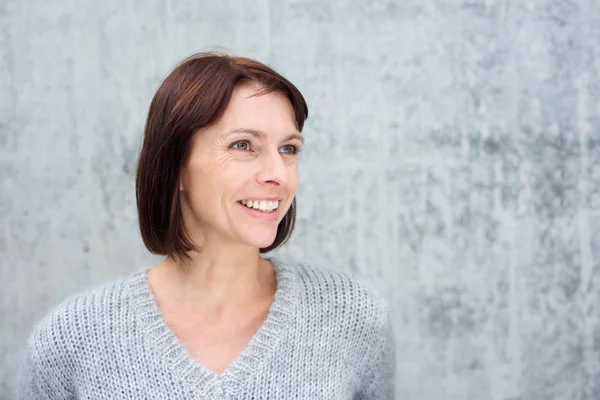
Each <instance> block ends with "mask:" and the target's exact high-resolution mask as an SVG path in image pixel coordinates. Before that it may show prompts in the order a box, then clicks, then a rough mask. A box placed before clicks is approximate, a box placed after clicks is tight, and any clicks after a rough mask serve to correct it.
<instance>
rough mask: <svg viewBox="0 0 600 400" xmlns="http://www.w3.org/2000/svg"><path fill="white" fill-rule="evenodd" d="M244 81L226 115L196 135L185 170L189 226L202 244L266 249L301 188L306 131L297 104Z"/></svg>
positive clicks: (184, 204)
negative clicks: (300, 168)
mask: <svg viewBox="0 0 600 400" xmlns="http://www.w3.org/2000/svg"><path fill="white" fill-rule="evenodd" d="M257 90H259V88H258V87H257V86H251V85H241V86H238V87H237V88H236V89H235V90H234V92H233V95H232V97H231V101H230V103H229V105H228V107H227V109H226V111H225V113H224V115H223V117H222V118H221V119H220V120H219V121H218V122H217V123H215V124H213V125H211V126H210V127H207V128H204V129H202V130H200V131H198V132H196V133H195V135H194V137H193V138H192V141H191V144H190V146H191V148H190V156H189V159H188V162H187V164H186V165H185V167H184V168H183V170H182V172H181V179H180V190H181V194H182V196H181V198H182V211H183V218H184V221H185V224H186V228H187V229H188V232H189V233H190V235H191V237H192V239H193V240H194V241H195V242H196V243H197V244H199V245H200V246H201V247H205V246H211V245H213V244H217V245H221V244H241V245H247V246H251V247H255V248H264V247H267V246H269V245H271V244H272V243H273V241H274V240H275V236H276V234H277V226H278V224H279V222H281V220H282V219H283V217H284V215H285V213H286V212H287V211H288V210H289V208H290V205H291V203H292V200H293V199H294V196H295V194H296V189H297V187H298V151H299V150H300V147H301V146H302V137H301V136H300V133H299V132H298V129H297V127H296V123H295V117H294V110H293V108H292V105H291V103H290V101H289V100H288V99H287V97H286V96H285V95H284V94H283V93H280V92H272V93H269V94H264V95H258V96H254V97H252V96H253V95H255V94H256V92H257Z"/></svg>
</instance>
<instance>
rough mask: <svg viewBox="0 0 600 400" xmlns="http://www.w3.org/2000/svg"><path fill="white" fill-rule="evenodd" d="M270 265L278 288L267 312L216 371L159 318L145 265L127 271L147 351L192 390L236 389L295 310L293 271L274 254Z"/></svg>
mask: <svg viewBox="0 0 600 400" xmlns="http://www.w3.org/2000/svg"><path fill="white" fill-rule="evenodd" d="M267 260H268V261H270V262H271V264H272V265H273V267H274V269H275V274H276V275H275V276H276V281H277V288H276V290H275V296H274V299H273V302H272V303H271V306H270V308H269V311H268V314H267V316H266V318H265V320H264V321H263V323H262V324H261V326H260V327H259V328H258V330H257V331H256V333H255V334H254V336H253V337H252V339H250V342H249V343H248V345H247V346H246V348H245V349H244V350H243V351H242V352H241V353H240V354H239V355H238V357H237V358H236V359H235V360H234V361H233V362H232V363H231V364H230V365H229V366H228V367H227V369H225V371H223V372H222V373H221V374H217V373H215V372H214V371H212V370H210V369H209V368H207V367H205V366H204V365H202V364H201V363H199V362H198V361H196V359H194V358H193V357H192V356H191V355H190V353H189V352H188V351H187V349H186V348H185V347H184V346H183V345H182V344H181V342H180V341H179V338H177V336H175V334H174V333H173V332H172V331H171V329H170V328H169V327H168V325H167V323H166V321H165V319H164V318H163V317H162V314H161V312H160V309H159V307H158V304H157V303H156V300H155V297H154V294H153V292H152V289H151V287H150V283H149V282H148V275H147V273H148V271H149V269H148V268H145V269H143V270H141V271H138V272H136V273H135V274H134V275H133V276H132V283H131V285H132V286H131V287H132V300H133V306H134V307H133V308H134V311H135V313H136V314H137V316H138V318H139V321H140V322H141V324H142V326H143V330H144V337H145V340H146V343H147V345H148V346H149V348H150V351H152V352H153V354H154V355H155V356H157V357H158V358H159V359H160V360H161V361H162V362H164V363H166V365H168V366H169V368H170V369H171V371H172V373H173V374H174V376H176V377H178V378H179V379H181V380H182V381H183V383H184V384H185V385H186V386H187V387H188V388H189V389H190V390H192V391H194V392H195V393H203V394H208V393H217V392H216V391H218V390H224V389H226V388H227V391H231V394H235V393H238V392H239V391H241V390H242V389H243V387H244V385H245V383H246V382H247V381H248V380H249V379H250V378H251V376H252V374H253V373H254V372H255V371H257V370H259V369H260V367H261V365H262V364H264V363H265V362H266V361H267V359H268V358H269V357H271V356H273V353H274V351H275V349H276V348H277V346H278V345H279V343H280V342H281V340H282V339H283V338H284V336H285V334H286V330H287V328H288V327H289V325H290V321H291V319H292V318H293V316H294V315H295V312H294V311H295V308H296V303H297V282H296V274H295V270H294V269H293V268H291V267H290V266H288V265H286V264H284V263H282V262H281V261H279V260H278V259H275V258H267Z"/></svg>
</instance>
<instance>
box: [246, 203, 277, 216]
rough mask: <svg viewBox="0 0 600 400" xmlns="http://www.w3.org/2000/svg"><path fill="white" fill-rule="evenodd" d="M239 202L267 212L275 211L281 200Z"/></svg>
mask: <svg viewBox="0 0 600 400" xmlns="http://www.w3.org/2000/svg"><path fill="white" fill-rule="evenodd" d="M239 203H240V204H242V205H243V206H245V207H247V208H252V209H255V210H260V211H262V212H267V213H270V212H273V211H275V210H277V207H279V200H242V201H240V202H239Z"/></svg>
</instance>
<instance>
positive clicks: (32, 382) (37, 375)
mask: <svg viewBox="0 0 600 400" xmlns="http://www.w3.org/2000/svg"><path fill="white" fill-rule="evenodd" d="M19 372H20V380H19V387H18V399H19V400H29V399H39V400H50V399H52V395H51V393H49V392H48V391H46V390H44V389H42V387H47V384H46V382H45V379H44V377H43V376H42V374H41V371H40V370H39V368H37V367H36V365H35V363H34V361H33V358H32V356H31V353H30V352H28V354H27V356H26V357H25V359H24V362H23V365H22V366H21V370H20V371H19Z"/></svg>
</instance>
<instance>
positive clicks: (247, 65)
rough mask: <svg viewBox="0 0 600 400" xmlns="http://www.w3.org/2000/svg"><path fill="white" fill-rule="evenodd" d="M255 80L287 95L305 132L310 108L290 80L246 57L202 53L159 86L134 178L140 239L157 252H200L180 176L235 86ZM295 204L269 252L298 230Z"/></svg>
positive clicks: (263, 90) (263, 87) (184, 254)
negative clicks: (186, 216) (187, 222)
mask: <svg viewBox="0 0 600 400" xmlns="http://www.w3.org/2000/svg"><path fill="white" fill-rule="evenodd" d="M244 82H252V83H256V84H258V85H259V86H260V87H261V89H260V91H259V93H258V95H260V94H267V93H270V92H273V91H279V92H282V93H284V94H285V95H286V96H287V97H288V98H289V100H290V102H291V104H292V107H293V109H294V115H295V118H296V124H297V127H298V130H299V131H302V128H303V126H304V121H305V120H306V118H307V117H308V106H307V105H306V101H305V100H304V97H303V96H302V94H301V93H300V91H299V90H298V89H297V88H296V86H294V85H293V84H292V83H291V82H290V81H288V80H287V79H286V78H284V77H283V76H281V75H280V74H279V73H277V72H275V71H274V70H273V69H271V68H269V67H268V66H266V65H264V64H262V63H260V62H258V61H255V60H252V59H249V58H243V57H233V56H228V55H223V54H219V53H212V52H211V53H198V54H194V55H192V56H191V57H188V58H187V59H185V60H184V61H183V62H181V63H180V64H179V65H178V66H177V67H176V68H175V69H174V70H173V71H172V72H171V73H170V74H169V76H167V78H166V79H165V80H164V81H163V83H162V84H161V85H160V87H159V88H158V90H157V91H156V94H155V95H154V98H153V99H152V103H151V104H150V110H149V112H148V118H147V121H146V127H145V131H144V142H143V145H142V151H141V154H140V158H139V163H138V168H137V176H136V199H137V207H138V217H139V223H140V230H141V233H142V239H143V240H144V244H145V245H146V248H147V249H148V250H149V251H150V252H151V253H153V254H161V255H169V256H175V257H178V258H181V259H187V258H189V255H188V252H189V251H192V250H198V248H197V247H196V245H195V244H194V243H192V240H191V239H190V237H189V235H188V233H187V231H186V228H185V226H184V223H183V217H182V214H181V206H180V203H179V199H180V194H179V185H178V182H179V174H180V170H181V168H182V167H183V166H184V165H185V163H186V161H187V157H188V155H189V143H190V140H191V138H192V136H193V135H194V133H195V132H196V131H197V130H198V129H201V128H204V127H207V126H209V125H211V124H213V123H215V122H217V121H218V120H219V119H220V118H221V116H222V115H223V113H224V112H225V109H226V108H227V105H228V104H229V101H230V99H231V95H232V93H233V90H234V88H235V87H236V85H238V84H241V83H244ZM295 220H296V200H295V199H294V201H293V202H292V205H291V207H290V209H289V210H288V212H287V213H286V215H285V216H284V218H283V220H282V221H281V223H280V224H279V226H278V227H277V235H276V237H275V241H274V242H273V243H272V244H271V245H270V246H269V247H266V248H262V249H260V252H261V253H265V252H268V251H271V250H273V249H276V248H277V247H279V246H281V245H282V244H283V243H285V242H286V241H287V240H288V239H289V237H290V236H291V234H292V231H293V230H294V224H295Z"/></svg>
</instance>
